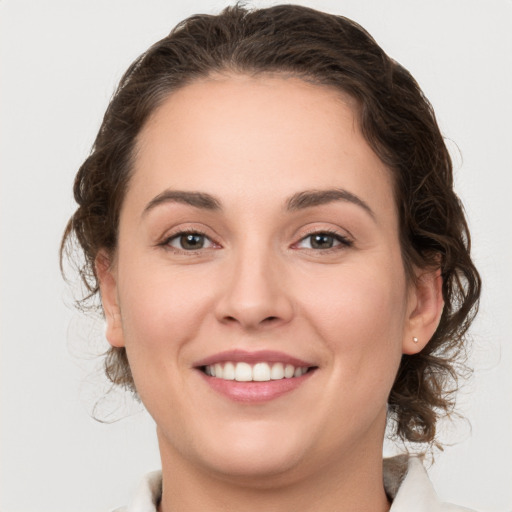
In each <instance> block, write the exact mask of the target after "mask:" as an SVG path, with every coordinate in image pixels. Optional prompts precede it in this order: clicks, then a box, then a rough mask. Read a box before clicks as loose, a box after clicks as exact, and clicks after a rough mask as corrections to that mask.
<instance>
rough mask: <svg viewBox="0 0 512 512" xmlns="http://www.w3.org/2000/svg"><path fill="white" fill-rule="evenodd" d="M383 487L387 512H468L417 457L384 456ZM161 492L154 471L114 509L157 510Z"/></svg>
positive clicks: (121, 511)
mask: <svg viewBox="0 0 512 512" xmlns="http://www.w3.org/2000/svg"><path fill="white" fill-rule="evenodd" d="M384 487H385V489H386V493H387V494H388V496H389V497H390V498H391V500H392V505H391V509H390V512H464V511H465V512H471V511H470V509H468V508H464V507H459V506H457V505H451V504H450V503H443V502H441V501H440V500H439V498H438V497H437V495H436V493H435V491H434V488H433V486H432V483H431V482H430V480H429V478H428V475H427V472H426V471H425V468H424V467H423V464H422V463H421V461H420V459H418V458H417V457H408V456H406V455H399V456H397V457H393V458H389V459H384ZM161 494H162V472H161V471H154V472H152V473H149V474H147V475H146V476H145V477H144V479H143V480H142V482H141V483H140V484H139V487H138V488H137V490H136V493H135V495H134V497H133V500H132V502H131V503H130V504H129V505H128V506H127V507H121V508H118V509H116V510H114V511H113V512H157V506H158V501H159V500H160V496H161Z"/></svg>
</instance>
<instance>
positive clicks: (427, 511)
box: [384, 455, 474, 512]
mask: <svg viewBox="0 0 512 512" xmlns="http://www.w3.org/2000/svg"><path fill="white" fill-rule="evenodd" d="M384 486H385V487H386V492H387V493H388V495H389V496H390V498H391V499H392V500H393V505H392V506H391V509H390V512H409V511H411V510H414V511H415V512H474V511H471V510H470V509H468V508H465V507H460V506H457V505H453V504H451V503H445V502H442V501H441V500H440V499H439V497H438V496H437V494H436V492H435V490H434V487H433V485H432V483H431V482H430V479H429V477H428V475H427V472H426V470H425V468H424V467H423V464H422V462H421V460H420V459H419V458H418V457H409V456H407V455H399V456H398V457H392V458H390V459H385V460H384Z"/></svg>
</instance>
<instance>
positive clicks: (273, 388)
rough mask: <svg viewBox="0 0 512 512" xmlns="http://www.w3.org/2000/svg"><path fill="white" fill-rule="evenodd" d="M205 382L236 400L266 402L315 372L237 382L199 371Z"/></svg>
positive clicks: (289, 389) (295, 387) (293, 387)
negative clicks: (259, 380) (261, 380)
mask: <svg viewBox="0 0 512 512" xmlns="http://www.w3.org/2000/svg"><path fill="white" fill-rule="evenodd" d="M199 372H200V374H201V376H202V377H203V379H204V380H205V381H206V383H207V384H208V385H209V386H210V387H211V388H212V389H213V390H215V391H217V392H218V393H220V394H222V395H224V396H227V397H228V398H230V399H231V400H234V401H236V402H254V403H257V402H267V401H269V400H273V399H275V398H278V397H280V396H282V395H284V394H286V393H289V392H291V391H293V390H295V389H297V388H298V387H299V386H301V385H302V384H304V383H305V382H306V381H307V380H308V379H309V378H310V377H311V376H312V375H313V373H314V372H315V370H314V369H313V370H309V371H308V372H307V373H305V374H304V375H302V376H300V377H292V378H289V379H280V380H268V381H263V382H254V381H252V382H238V381H236V380H224V379H219V378H217V377H210V376H209V375H206V374H205V373H203V372H202V371H199Z"/></svg>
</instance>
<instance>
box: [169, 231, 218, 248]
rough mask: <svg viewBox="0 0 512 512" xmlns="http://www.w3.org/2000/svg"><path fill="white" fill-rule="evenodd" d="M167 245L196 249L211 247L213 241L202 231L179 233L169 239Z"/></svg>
mask: <svg viewBox="0 0 512 512" xmlns="http://www.w3.org/2000/svg"><path fill="white" fill-rule="evenodd" d="M167 245H170V246H171V247H174V248H176V249H181V250H183V251H196V250H199V249H204V248H205V247H211V246H212V245H213V243H212V241H211V240H210V239H209V238H208V237H207V236H206V235H203V234H201V233H178V234H177V235H175V236H173V237H172V238H170V239H169V240H168V241H167Z"/></svg>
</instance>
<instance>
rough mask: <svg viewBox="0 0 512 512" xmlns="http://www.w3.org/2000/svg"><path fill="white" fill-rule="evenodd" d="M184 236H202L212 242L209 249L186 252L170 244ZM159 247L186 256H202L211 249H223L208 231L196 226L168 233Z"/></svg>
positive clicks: (180, 227) (181, 227) (159, 243)
mask: <svg viewBox="0 0 512 512" xmlns="http://www.w3.org/2000/svg"><path fill="white" fill-rule="evenodd" d="M183 235H200V236H203V237H204V238H206V239H207V240H208V241H209V242H210V244H211V245H210V246H209V247H201V248H199V249H196V250H193V249H192V250H186V249H181V248H179V247H174V246H172V245H171V244H170V242H171V241H172V240H175V239H179V238H180V237H181V236H183ZM156 245H157V246H159V247H162V248H164V249H165V250H168V251H171V252H174V253H176V254H184V255H189V256H190V255H194V254H200V253H204V252H205V251H208V250H211V249H219V248H221V245H220V244H219V243H218V242H216V241H215V240H214V238H213V237H212V236H210V235H208V234H207V233H206V230H204V229H202V228H200V227H199V228H198V227H195V226H190V227H189V226H187V227H185V226H179V227H177V228H175V229H173V230H171V231H170V232H168V233H166V234H165V235H164V236H163V237H162V239H161V241H160V242H158V243H157V244H156Z"/></svg>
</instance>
